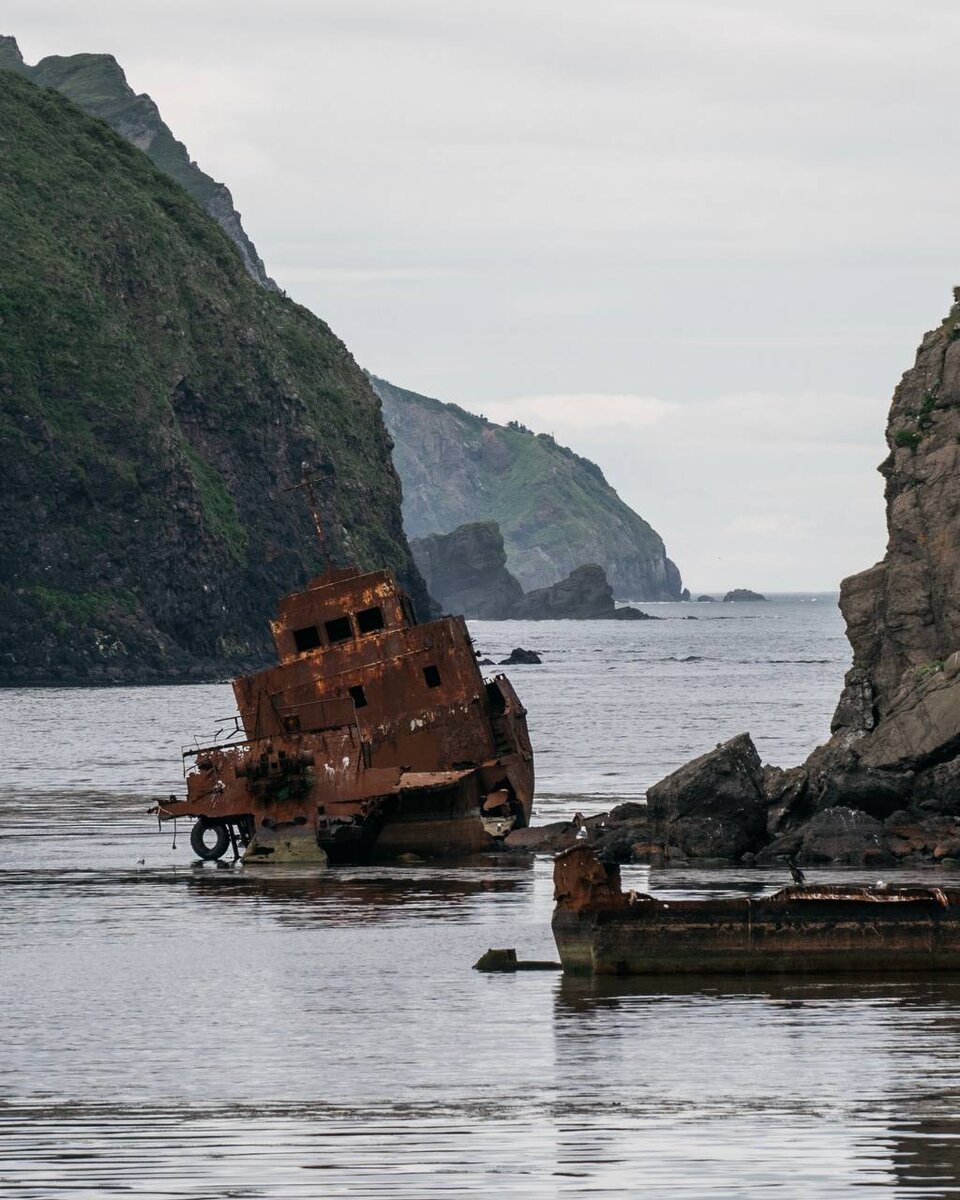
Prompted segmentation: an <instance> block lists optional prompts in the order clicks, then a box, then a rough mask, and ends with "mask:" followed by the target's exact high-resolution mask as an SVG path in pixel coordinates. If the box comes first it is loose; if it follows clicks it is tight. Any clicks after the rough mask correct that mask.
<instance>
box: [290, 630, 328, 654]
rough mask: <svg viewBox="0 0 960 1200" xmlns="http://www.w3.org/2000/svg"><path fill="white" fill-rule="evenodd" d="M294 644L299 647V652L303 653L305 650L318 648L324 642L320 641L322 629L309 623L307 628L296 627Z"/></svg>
mask: <svg viewBox="0 0 960 1200" xmlns="http://www.w3.org/2000/svg"><path fill="white" fill-rule="evenodd" d="M293 641H294V645H295V646H296V647H297V653H298V654H303V652H304V651H305V650H316V648H317V647H318V646H320V645H322V644H323V643H322V642H321V641H320V630H319V629H318V628H317V627H316V625H308V626H307V627H306V629H295V630H294V631H293Z"/></svg>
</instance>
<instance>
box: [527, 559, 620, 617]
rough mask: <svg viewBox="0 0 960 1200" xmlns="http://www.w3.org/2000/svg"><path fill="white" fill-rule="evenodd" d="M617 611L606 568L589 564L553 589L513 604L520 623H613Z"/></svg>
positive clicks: (528, 594)
mask: <svg viewBox="0 0 960 1200" xmlns="http://www.w3.org/2000/svg"><path fill="white" fill-rule="evenodd" d="M616 611H617V610H616V606H615V605H614V602H613V590H612V589H611V587H610V584H609V583H607V576H606V573H605V572H604V569H603V567H601V566H598V565H597V564H596V563H587V564H586V565H585V566H582V567H577V569H576V570H575V571H571V572H570V574H569V575H568V576H567V578H566V579H561V580H560V582H559V583H555V584H553V585H552V586H551V587H546V588H538V589H537V590H536V591H533V592H527V594H526V595H525V596H523V597H521V598H520V599H519V600H517V602H516V603H515V604H514V605H513V608H512V611H511V616H512V617H514V619H516V620H521V621H556V620H591V619H593V620H596V619H600V620H613V619H615V617H616Z"/></svg>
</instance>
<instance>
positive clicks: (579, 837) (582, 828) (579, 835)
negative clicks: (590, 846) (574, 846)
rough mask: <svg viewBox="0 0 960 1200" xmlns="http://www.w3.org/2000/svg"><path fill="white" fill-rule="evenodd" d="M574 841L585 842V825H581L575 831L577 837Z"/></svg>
mask: <svg viewBox="0 0 960 1200" xmlns="http://www.w3.org/2000/svg"><path fill="white" fill-rule="evenodd" d="M575 840H576V841H578V842H585V841H586V840H587V827H586V826H585V825H581V826H580V828H579V829H578V830H577V836H576V839H575Z"/></svg>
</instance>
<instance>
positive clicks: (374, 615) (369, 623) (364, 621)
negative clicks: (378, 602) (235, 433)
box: [354, 608, 383, 633]
mask: <svg viewBox="0 0 960 1200" xmlns="http://www.w3.org/2000/svg"><path fill="white" fill-rule="evenodd" d="M354 615H355V616H356V618H357V628H358V629H359V630H360V632H361V633H375V632H376V631H377V630H378V629H382V628H383V610H382V609H381V608H365V609H363V611H362V612H358V613H355V614H354Z"/></svg>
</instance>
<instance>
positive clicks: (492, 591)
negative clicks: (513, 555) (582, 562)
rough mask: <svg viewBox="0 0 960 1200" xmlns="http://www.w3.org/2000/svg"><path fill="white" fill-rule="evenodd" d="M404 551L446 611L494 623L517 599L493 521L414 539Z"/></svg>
mask: <svg viewBox="0 0 960 1200" xmlns="http://www.w3.org/2000/svg"><path fill="white" fill-rule="evenodd" d="M410 549H411V550H412V551H413V557H414V559H415V561H416V564H417V566H418V567H419V568H420V573H421V574H422V575H423V578H424V580H425V581H426V584H427V589H428V591H429V592H430V595H431V596H432V597H433V598H434V600H436V601H437V603H438V604H439V605H440V607H441V608H442V609H443V611H444V612H446V613H462V614H463V615H464V616H467V617H476V618H479V619H486V620H491V621H500V620H504V619H506V618H507V617H509V616H510V614H511V612H512V611H513V608H514V606H515V605H516V603H517V601H518V600H521V599H522V598H523V588H522V587H521V586H520V584H519V583H518V582H517V580H516V579H514V577H513V576H512V575H511V574H510V572H509V571H508V570H507V567H506V562H507V555H506V551H505V550H504V548H503V537H502V536H501V534H500V527H499V526H498V525H497V523H496V521H477V522H475V523H473V524H470V525H461V526H459V527H458V528H457V529H454V530H453V531H452V532H451V533H448V534H434V535H433V536H432V537H425V538H416V539H414V540H413V541H411V543H410Z"/></svg>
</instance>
